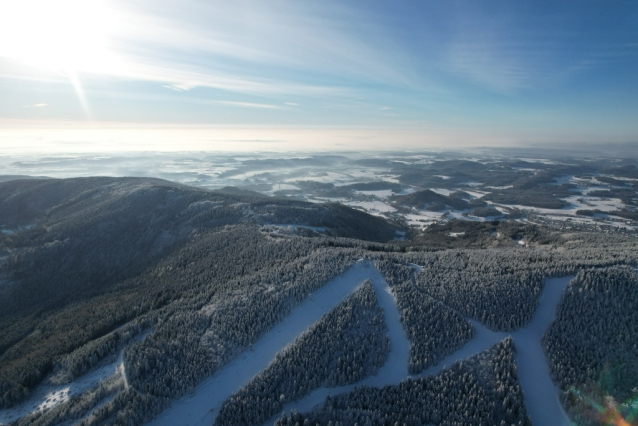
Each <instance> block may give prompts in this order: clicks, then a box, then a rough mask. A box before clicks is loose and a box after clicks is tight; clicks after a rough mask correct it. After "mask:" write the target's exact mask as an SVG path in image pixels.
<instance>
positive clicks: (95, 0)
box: [0, 0, 120, 75]
mask: <svg viewBox="0 0 638 426" xmlns="http://www.w3.org/2000/svg"><path fill="white" fill-rule="evenodd" d="M119 18H120V17H119V16H118V12H117V10H116V9H115V8H114V7H112V5H111V4H109V3H107V1H106V0H55V1H54V0H7V1H2V6H1V7H0V57H4V58H8V59H11V60H14V61H19V62H21V63H24V64H27V65H30V66H32V67H36V68H38V69H41V70H53V71H58V72H64V73H67V74H73V75H75V74H76V73H77V72H97V71H100V70H102V71H103V70H104V68H105V67H107V68H108V67H110V66H112V63H111V64H110V65H109V61H110V60H111V59H113V58H112V54H111V49H110V48H111V47H112V46H109V43H111V42H112V38H113V36H114V35H115V34H116V32H117V28H118V25H119V22H120V19H119Z"/></svg>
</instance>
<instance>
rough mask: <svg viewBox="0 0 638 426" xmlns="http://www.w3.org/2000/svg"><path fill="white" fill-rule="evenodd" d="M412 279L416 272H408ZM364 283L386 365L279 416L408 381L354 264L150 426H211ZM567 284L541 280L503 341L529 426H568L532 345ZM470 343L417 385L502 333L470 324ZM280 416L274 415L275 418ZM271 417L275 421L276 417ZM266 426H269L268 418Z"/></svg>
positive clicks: (399, 334) (399, 352)
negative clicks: (526, 319) (387, 347)
mask: <svg viewBox="0 0 638 426" xmlns="http://www.w3.org/2000/svg"><path fill="white" fill-rule="evenodd" d="M415 269H416V270H417V272H418V270H419V269H418V267H416V265H415ZM365 279H370V280H371V281H372V284H373V287H374V289H375V292H376V294H377V297H378V300H379V304H380V305H381V306H382V307H383V309H384V315H385V320H386V323H387V325H388V329H389V331H388V336H389V338H390V343H391V352H390V354H389V357H388V362H387V363H386V364H385V365H384V366H383V367H382V368H381V369H379V371H378V372H377V374H376V375H375V376H372V377H368V378H366V379H364V380H362V381H360V382H358V383H356V384H354V385H349V386H342V387H337V388H320V389H317V390H315V391H314V392H312V393H311V394H309V395H308V396H306V397H305V398H303V399H301V400H299V401H296V402H292V403H289V404H286V406H285V407H284V411H288V412H289V411H291V410H294V409H296V410H299V411H302V412H303V411H308V410H310V409H312V408H313V407H314V406H315V405H317V404H320V403H322V402H323V401H324V400H325V398H326V397H327V396H334V395H338V394H341V393H345V392H349V391H351V390H352V389H354V387H355V386H362V385H368V386H377V387H380V386H385V385H392V384H397V383H399V382H401V381H402V380H405V379H406V378H407V377H408V371H407V364H408V357H409V351H410V343H409V341H408V339H407V337H406V335H405V331H404V329H403V327H402V325H401V323H400V320H399V312H398V310H397V307H396V301H395V299H394V297H393V295H392V293H391V292H390V289H389V287H388V285H387V283H386V282H385V280H384V279H383V277H382V276H381V274H380V273H379V271H377V270H376V268H374V267H373V266H372V265H371V264H369V263H368V262H366V261H359V262H358V263H357V264H356V265H355V266H353V267H352V268H351V269H349V270H348V271H347V272H345V273H344V274H343V275H341V276H339V277H338V278H336V279H334V280H333V281H331V282H329V283H328V284H326V285H325V286H324V287H323V288H322V289H321V290H319V291H317V292H316V293H314V294H313V295H311V296H310V297H309V298H308V300H306V301H305V302H304V303H303V304H302V305H301V306H299V307H298V308H297V309H295V310H294V311H293V313H292V314H291V315H290V316H289V317H288V318H287V319H286V320H284V321H283V322H282V323H280V324H279V325H277V326H276V327H275V328H274V329H273V330H272V331H270V332H269V333H267V334H266V335H265V336H264V337H263V338H262V339H261V340H259V342H257V343H256V344H254V345H253V346H252V347H251V349H250V350H248V351H246V352H244V353H243V354H242V355H241V356H239V357H238V358H237V359H235V360H234V361H233V362H231V363H230V364H228V365H227V366H226V367H225V368H223V369H222V370H221V371H219V372H218V373H216V374H215V375H213V376H212V377H211V378H209V379H208V380H207V381H205V382H204V383H203V384H201V385H200V386H198V387H197V388H196V389H195V390H194V391H193V393H192V394H191V395H188V396H186V397H184V398H182V399H180V400H178V401H174V402H173V404H172V406H171V408H169V409H168V410H167V411H165V412H164V413H163V414H162V415H161V416H160V417H159V418H157V419H156V420H155V421H154V422H152V423H151V424H152V425H160V426H163V425H172V424H184V425H201V424H212V423H213V422H214V420H215V418H216V416H217V413H218V410H219V408H220V407H221V405H222V403H223V402H224V401H225V400H226V399H227V398H228V397H230V396H231V395H232V394H233V393H235V392H236V391H238V390H239V389H241V388H242V387H243V386H244V385H245V384H246V383H247V382H248V381H249V380H250V379H251V378H252V377H253V376H254V375H256V374H258V373H259V372H260V371H262V370H263V369H265V368H266V367H267V366H268V364H269V363H270V362H272V360H273V359H274V358H275V356H276V354H277V353H278V352H279V351H281V350H282V349H284V348H285V347H286V346H288V345H290V344H291V343H292V342H294V340H295V338H296V337H297V336H299V335H300V334H302V333H303V332H305V331H306V330H307V329H308V328H309V327H310V326H312V325H313V324H314V323H315V322H316V321H318V320H319V319H320V318H321V316H322V315H324V314H325V313H326V312H328V311H329V310H330V309H332V308H333V307H334V306H336V305H337V304H338V303H339V302H340V301H341V300H343V298H344V297H346V296H347V295H348V294H350V293H352V292H353V291H354V290H355V289H356V288H357V287H358V286H359V285H360V284H361V283H362V282H363V281H364V280H365ZM570 279H571V277H565V278H552V279H548V280H547V282H546V286H545V291H544V292H543V294H542V296H541V298H540V304H539V308H538V311H537V313H536V315H535V317H534V319H533V320H532V322H531V323H530V324H529V325H528V326H527V327H525V328H522V329H520V330H519V331H517V332H515V333H513V334H511V335H512V336H513V338H514V341H515V344H516V347H517V350H518V353H517V357H516V361H517V366H518V372H519V379H520V381H521V385H522V387H523V391H524V394H525V403H526V406H527V409H528V412H529V414H530V416H531V418H532V421H533V423H534V424H552V425H568V424H569V421H568V419H567V416H566V415H565V413H564V411H563V409H562V407H561V405H560V403H559V401H558V393H557V389H556V387H555V385H554V384H553V383H552V381H551V379H550V377H549V371H548V367H547V364H546V361H545V356H544V354H543V350H542V347H541V345H540V339H541V337H542V335H543V334H544V332H545V330H546V328H547V327H548V326H549V324H550V323H551V322H552V321H553V319H554V315H555V311H556V306H557V304H558V302H559V300H560V297H561V294H562V292H563V290H564V289H565V287H566V286H567V284H568V283H569V281H570ZM472 324H473V325H474V327H475V330H476V334H475V337H474V338H473V339H472V340H471V341H470V342H469V343H468V344H466V345H465V346H464V347H463V348H461V349H460V350H459V351H457V352H455V353H454V354H452V355H450V356H448V357H447V358H445V359H444V360H443V361H442V362H441V363H439V364H438V365H436V366H433V367H431V368H429V369H428V370H426V371H425V372H423V373H422V374H420V375H418V376H417V377H422V376H427V375H431V374H438V373H439V372H440V371H441V370H442V369H444V368H445V367H446V366H450V365H452V364H453V363H454V362H456V361H459V360H462V359H465V358H468V357H470V356H472V355H476V354H478V353H480V352H482V351H484V350H486V349H488V348H489V347H491V346H492V345H494V344H496V343H498V342H500V341H501V340H503V339H504V338H505V337H507V336H508V335H510V334H509V333H499V332H493V331H491V330H489V329H487V328H486V327H484V326H483V325H481V324H479V323H477V322H476V321H472ZM280 414H281V413H280ZM280 414H279V415H280ZM279 415H277V416H275V417H273V418H272V419H270V420H269V421H268V422H267V423H266V424H272V423H273V421H274V420H275V418H276V417H279Z"/></svg>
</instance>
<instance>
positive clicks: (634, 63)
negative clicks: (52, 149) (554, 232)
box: [0, 0, 638, 150]
mask: <svg viewBox="0 0 638 426" xmlns="http://www.w3.org/2000/svg"><path fill="white" fill-rule="evenodd" d="M1 7H2V8H3V9H4V11H3V13H0V40H1V42H0V93H2V96H1V97H0V143H4V144H8V143H9V142H8V141H9V140H12V141H13V142H12V143H13V145H15V144H16V142H15V140H16V139H15V138H16V134H20V135H22V136H20V137H22V138H23V139H21V140H22V141H27V140H32V139H33V138H36V139H37V138H40V140H42V139H43V138H44V139H47V138H49V139H51V137H50V135H51V134H52V133H47V132H48V131H49V130H50V129H56V132H57V133H55V135H56V136H55V137H56V138H58V139H60V138H62V139H64V138H65V137H66V136H65V135H69V136H68V138H69V139H73V138H74V136H70V135H71V134H72V133H73V132H74V131H83V132H86V131H87V129H88V130H93V131H94V132H102V133H100V134H104V132H105V131H114V129H117V130H118V132H119V133H118V134H119V135H120V136H121V135H122V134H125V133H126V129H138V130H139V129H141V128H144V129H147V130H149V132H150V131H152V130H157V129H160V130H161V129H166V128H169V127H170V128H171V129H177V130H182V131H183V133H182V134H183V135H191V134H192V132H193V131H194V129H195V130H197V132H198V136H197V137H196V139H198V140H199V141H200V142H199V145H196V146H193V147H194V148H195V147H196V148H198V149H200V148H203V149H211V150H215V149H221V148H224V147H222V146H221V145H220V144H222V145H223V143H224V141H226V145H227V144H228V141H230V140H248V139H250V140H255V139H259V136H258V135H259V131H256V130H255V129H271V130H272V129H276V132H275V133H276V135H275V134H269V133H268V132H264V135H266V136H264V138H266V139H268V140H272V141H274V140H275V139H276V140H278V141H280V142H281V141H284V142H282V143H281V144H280V145H278V146H281V147H283V148H282V149H284V148H285V146H286V144H292V145H296V146H295V147H296V148H300V147H301V148H303V147H305V146H314V147H317V144H321V143H323V144H324V145H325V146H324V145H322V146H324V147H325V148H328V149H330V148H331V147H332V148H334V147H335V146H337V142H335V141H338V144H339V146H343V147H350V146H352V147H355V148H362V147H366V146H367V144H368V142H369V141H374V143H373V145H374V147H383V146H384V145H388V144H392V147H393V148H394V147H401V146H405V147H411V148H415V147H421V146H423V147H425V146H428V145H433V146H436V145H437V144H438V145H446V146H448V147H449V145H450V144H452V145H454V144H458V145H459V146H460V145H516V144H534V143H541V144H542V143H551V144H553V143H578V142H583V143H599V144H604V143H607V142H638V77H637V76H638V4H637V3H636V2H632V1H626V2H623V1H614V2H602V1H573V2H531V1H480V2H477V1H412V2H410V1H404V2H382V1H339V2H331V1H321V2H303V1H294V2H293V1H233V2H225V1H218V2H217V1H192V0H187V1H169V0H162V1H157V0H154V1H150V0H148V1H147V0H143V1H135V0H134V1H126V2H125V1H110V0H94V1H91V2H86V1H82V0H58V1H55V2H53V1H50V0H7V1H6V2H3V4H2V6H1ZM219 129H224V130H223V131H224V132H225V133H224V135H226V136H220V134H219V131H220V130H219ZM228 129H234V130H233V132H234V134H235V136H233V137H228V136H227V135H228V132H229V130H228ZM205 131H208V132H209V133H208V136H206V135H205V134H204V133H205ZM286 131H288V133H287V135H288V136H282V135H283V134H284V133H286ZM20 132H22V133H20ZM64 132H67V133H64ZM189 132H190V133H189ZM202 132H204V133H202ZM215 132H217V133H215ZM335 132H336V133H339V132H341V133H339V136H336V133H335ZM231 133H232V132H231ZM94 134H98V133H94ZM176 134H179V132H177V133H176ZM304 135H306V136H307V137H306V136H304ZM120 136H118V137H120ZM91 137H92V136H86V133H83V134H82V136H81V138H84V139H86V138H89V139H90V138H91ZM76 138H77V136H76ZM81 138H80V139H81ZM137 138H138V140H139V133H137ZM184 138H185V139H187V140H190V139H189V138H191V136H184ZM269 138H270V139H269ZM329 138H332V139H331V140H326V139H329ZM107 139H108V138H107ZM150 140H152V138H149V139H148V140H147V141H146V143H145V145H143V148H144V149H149V147H151V148H152V147H153V144H152V142H150ZM206 140H209V141H210V143H208V144H207V143H206V142H205V141H206ZM131 141H132V139H130V140H128V142H126V145H127V146H129V147H130V145H131V144H133V145H135V144H134V142H131ZM321 141H324V142H321ZM366 141H368V142H366ZM384 141H385V142H384ZM20 143H22V142H20ZM96 143H97V142H96ZM163 143H165V144H168V145H170V141H169V140H166V141H164V142H163ZM185 143H186V142H185ZM331 143H332V145H331ZM377 145H378V146H377ZM141 146H142V145H140V147H141ZM183 146H185V147H187V148H188V144H187V143H186V145H183Z"/></svg>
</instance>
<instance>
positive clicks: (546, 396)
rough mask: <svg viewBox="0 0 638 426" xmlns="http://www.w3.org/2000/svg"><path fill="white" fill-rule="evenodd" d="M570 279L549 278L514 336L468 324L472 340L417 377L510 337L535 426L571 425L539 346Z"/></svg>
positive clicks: (426, 374) (477, 324) (519, 377)
mask: <svg viewBox="0 0 638 426" xmlns="http://www.w3.org/2000/svg"><path fill="white" fill-rule="evenodd" d="M572 278H573V276H569V277H561V278H550V279H547V280H546V282H545V289H544V290H543V294H542V295H541V297H540V301H539V306H538V310H537V311H536V315H535V316H534V318H533V319H532V321H531V322H530V323H529V324H528V325H527V326H526V327H523V328H521V329H520V330H518V331H516V332H514V333H504V332H495V331H492V330H489V329H488V328H486V327H485V326H484V325H482V324H480V323H478V322H476V321H474V320H470V322H471V323H472V325H473V326H474V330H475V335H474V338H473V339H472V340H471V341H470V342H469V343H468V344H466V345H465V346H463V347H462V348H461V349H460V350H458V351H457V352H455V353H453V354H452V355H449V356H448V357H446V358H445V359H443V360H442V361H441V362H440V363H439V364H438V365H435V366H433V367H430V368H428V369H427V370H425V371H424V372H423V373H421V374H419V375H418V376H417V377H425V376H429V375H435V374H438V373H440V372H441V370H443V369H444V368H446V367H449V366H451V365H452V364H453V363H455V362H456V361H460V360H462V359H465V358H468V357H470V356H472V355H476V354H478V353H480V352H482V351H484V350H486V349H488V348H490V347H491V346H493V345H495V344H496V343H498V342H500V341H501V340H503V339H504V338H506V337H507V336H512V338H513V339H514V345H515V346H516V367H517V370H518V379H519V381H520V383H521V387H522V388H523V394H524V396H525V407H526V408H527V412H528V414H529V415H530V417H531V419H532V424H534V425H555V426H563V425H565V426H567V425H570V424H571V423H570V421H569V418H568V417H567V414H565V411H564V410H563V407H562V406H561V405H560V401H559V400H558V388H557V387H556V385H554V383H553V382H552V380H551V379H550V377H549V368H548V366H547V361H546V359H545V353H544V352H543V348H542V346H541V337H543V334H545V330H547V327H549V325H550V324H551V323H552V321H554V318H555V316H556V306H558V302H560V299H561V295H562V294H563V290H565V288H566V287H567V284H569V281H571V279H572Z"/></svg>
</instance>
